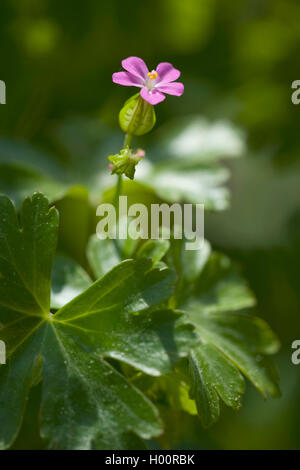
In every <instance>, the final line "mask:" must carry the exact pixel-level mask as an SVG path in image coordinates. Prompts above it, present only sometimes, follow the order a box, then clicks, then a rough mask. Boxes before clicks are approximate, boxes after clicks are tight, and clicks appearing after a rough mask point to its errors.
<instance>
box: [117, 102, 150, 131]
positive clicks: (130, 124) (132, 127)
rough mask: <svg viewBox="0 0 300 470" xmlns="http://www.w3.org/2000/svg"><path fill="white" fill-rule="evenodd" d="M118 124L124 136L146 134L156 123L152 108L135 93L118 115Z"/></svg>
mask: <svg viewBox="0 0 300 470" xmlns="http://www.w3.org/2000/svg"><path fill="white" fill-rule="evenodd" d="M119 122H120V126H121V129H122V130H123V131H124V132H126V134H130V135H144V134H147V133H148V132H150V131H151V129H152V128H153V126H154V125H155V122H156V116H155V111H154V107H153V106H152V105H151V104H150V103H148V102H147V101H145V100H143V98H142V97H141V96H140V94H139V93H137V94H136V95H134V96H132V97H131V98H129V99H128V100H127V101H126V102H125V104H124V106H123V108H122V109H121V111H120V114H119Z"/></svg>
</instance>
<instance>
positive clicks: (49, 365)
mask: <svg viewBox="0 0 300 470" xmlns="http://www.w3.org/2000/svg"><path fill="white" fill-rule="evenodd" d="M0 205H1V209H2V210H1V220H0V260H1V264H0V266H1V278H0V292H1V294H2V297H1V304H0V305H1V310H0V321H1V329H0V336H1V339H3V340H4V341H5V342H6V345H7V355H8V359H7V364H6V365H5V366H2V367H1V369H0V389H1V394H0V421H1V423H4V425H3V426H1V428H0V447H1V448H7V447H9V446H10V445H11V443H12V442H13V441H14V440H15V438H16V436H17V434H18V431H19V429H20V426H21V423H22V419H23V415H24V410H25V405H26V401H27V397H28V394H29V389H30V387H31V386H32V385H34V384H35V383H38V382H39V374H40V372H39V371H40V366H41V365H42V375H43V383H42V404H41V434H42V437H43V438H44V439H45V440H46V442H47V443H48V445H49V447H50V448H58V449H90V448H111V447H113V448H124V447H126V446H129V445H134V444H133V442H136V439H132V437H131V436H132V432H133V433H134V434H135V435H137V436H139V437H140V438H146V439H148V438H150V437H152V436H157V435H158V434H159V433H160V432H161V431H162V427H161V423H160V421H159V418H158V414H157V411H156V409H155V408H154V406H153V405H152V404H151V403H150V402H149V400H148V399H147V398H146V397H145V396H144V395H143V394H142V393H141V392H140V391H138V390H137V389H136V388H135V387H134V386H133V385H131V384H130V383H129V382H128V381H127V380H126V379H125V377H124V376H122V375H121V374H120V373H119V372H118V371H117V370H116V369H115V368H113V367H112V366H111V365H110V364H109V363H108V362H107V361H106V360H105V357H111V358H114V359H119V360H121V361H123V362H126V363H128V364H130V365H133V366H134V367H136V368H138V369H140V370H142V371H143V372H145V373H148V374H152V375H160V374H162V373H165V372H169V371H170V370H171V369H172V367H173V364H174V363H175V362H176V361H177V360H178V359H179V358H180V357H182V356H186V355H187V354H188V351H189V349H190V348H191V346H192V345H193V344H195V342H196V336H195V334H194V332H193V328H192V326H191V325H188V324H186V323H185V321H184V319H183V317H182V315H181V314H179V313H176V312H173V311H171V310H166V309H162V308H159V307H158V306H159V304H161V302H164V301H165V300H166V299H167V298H168V297H169V296H170V294H171V292H172V289H173V287H172V286H173V283H174V280H175V278H174V274H173V273H172V271H170V270H168V269H163V270H157V269H155V270H152V263H151V261H149V260H146V259H141V260H139V261H133V260H128V261H124V262H123V263H121V264H119V265H118V266H116V267H115V268H114V269H113V270H111V271H110V272H109V273H107V274H106V275H105V276H104V277H102V278H101V279H99V280H98V281H97V282H95V283H94V284H92V285H91V286H90V287H89V288H88V289H86V290H85V291H84V292H83V293H81V294H80V295H78V296H77V297H75V298H74V299H73V300H71V301H70V302H69V303H68V304H67V305H65V306H64V307H63V308H61V309H60V310H58V312H57V313H56V314H55V315H52V314H51V313H50V282H51V267H52V263H53V257H54V252H55V244H56V235H57V226H58V219H57V212H56V211H55V209H50V210H48V201H47V199H46V198H45V197H44V196H42V195H41V194H35V195H34V196H33V197H32V198H31V199H27V200H26V201H25V202H24V204H23V207H22V211H21V216H20V225H19V222H18V219H17V215H16V212H15V210H14V207H13V205H12V204H11V202H10V201H9V199H8V198H6V197H1V198H0ZM13 292H18V293H19V294H20V295H12V293H13ZM152 307H155V308H154V309H153V308H152ZM130 443H131V444H130Z"/></svg>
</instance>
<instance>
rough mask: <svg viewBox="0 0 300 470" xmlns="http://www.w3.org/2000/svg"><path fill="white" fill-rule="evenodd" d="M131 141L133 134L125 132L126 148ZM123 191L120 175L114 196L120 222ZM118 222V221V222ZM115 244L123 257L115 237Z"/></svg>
mask: <svg viewBox="0 0 300 470" xmlns="http://www.w3.org/2000/svg"><path fill="white" fill-rule="evenodd" d="M131 141H132V135H130V134H125V138H124V148H125V147H129V148H130V145H131ZM121 192H122V175H118V180H117V185H116V191H115V197H114V206H115V208H116V218H117V221H118V222H119V197H120V195H121ZM118 222H117V223H118ZM114 244H115V247H116V249H117V252H118V253H119V255H120V257H122V252H121V249H120V245H119V243H118V240H117V239H114Z"/></svg>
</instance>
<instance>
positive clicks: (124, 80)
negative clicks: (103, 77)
mask: <svg viewBox="0 0 300 470" xmlns="http://www.w3.org/2000/svg"><path fill="white" fill-rule="evenodd" d="M112 81H113V82H114V83H118V85H124V86H138V87H142V86H143V85H142V80H141V79H140V78H138V77H136V76H135V75H132V74H131V73H129V72H116V73H113V75H112Z"/></svg>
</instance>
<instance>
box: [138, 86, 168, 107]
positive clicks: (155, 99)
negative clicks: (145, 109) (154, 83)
mask: <svg viewBox="0 0 300 470" xmlns="http://www.w3.org/2000/svg"><path fill="white" fill-rule="evenodd" d="M140 95H141V97H142V98H143V99H144V100H145V101H148V103H150V104H153V105H155V104H157V103H160V102H161V101H163V100H164V99H165V98H166V97H165V95H163V94H162V93H160V92H159V91H157V90H155V89H154V90H152V91H151V93H149V90H148V88H146V87H144V88H142V89H141V92H140Z"/></svg>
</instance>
